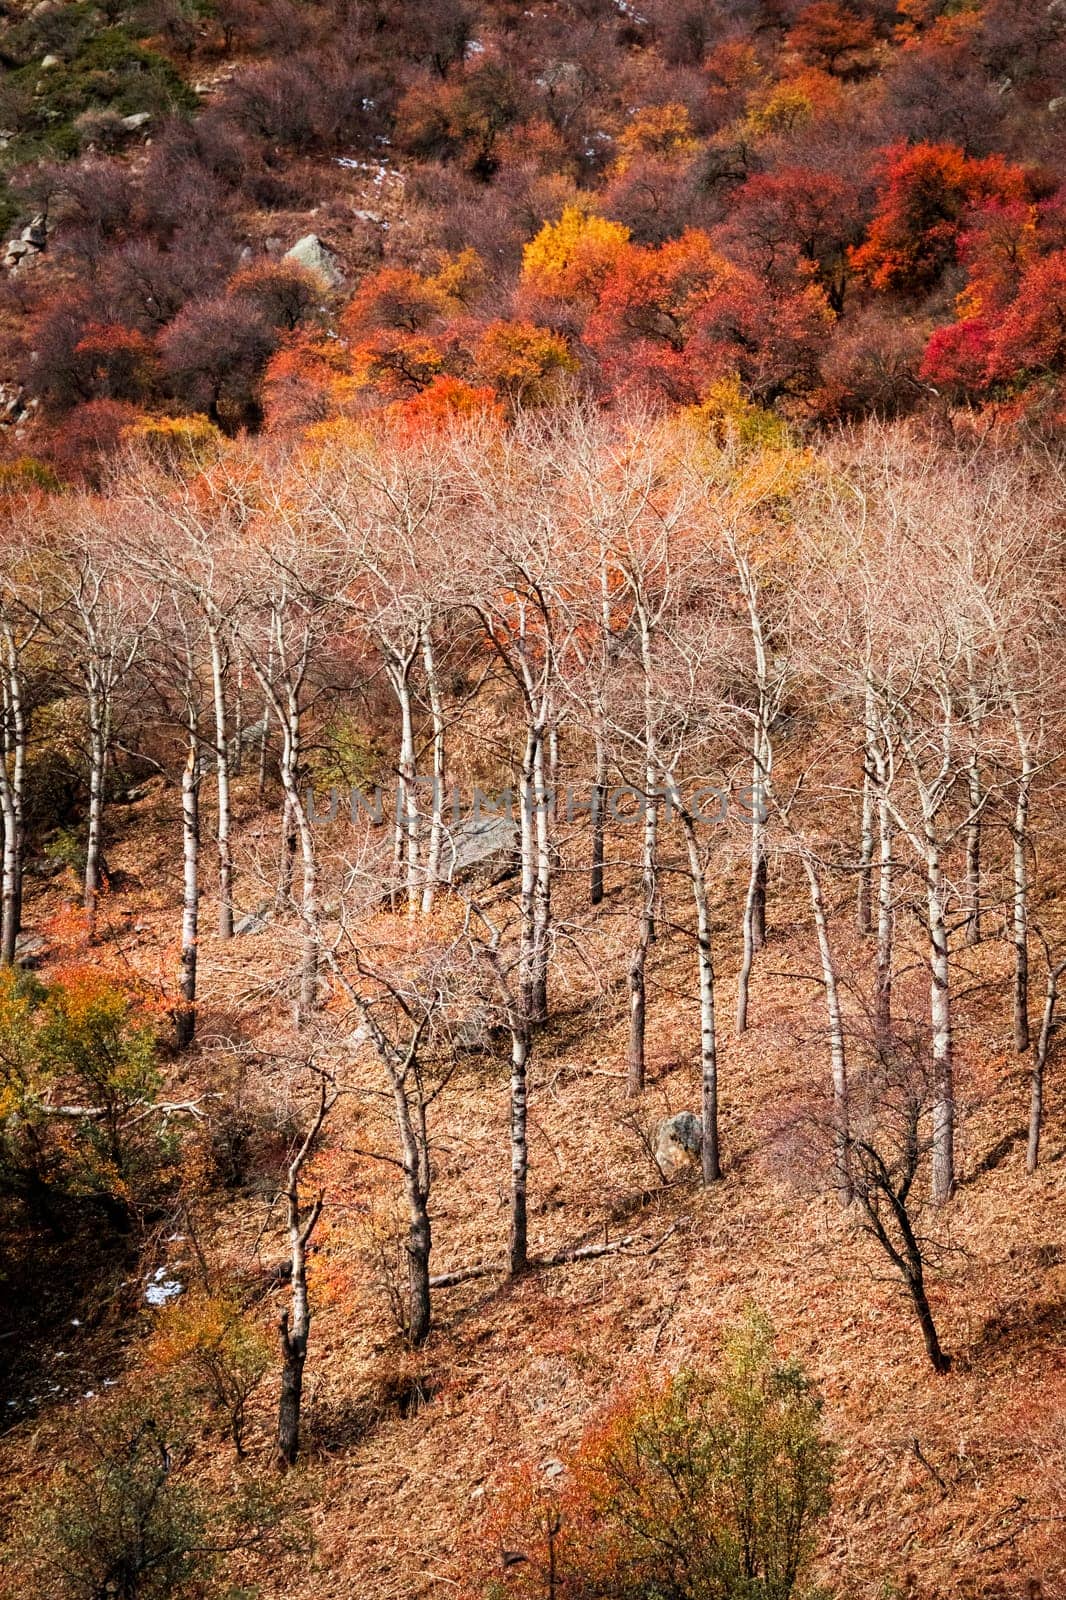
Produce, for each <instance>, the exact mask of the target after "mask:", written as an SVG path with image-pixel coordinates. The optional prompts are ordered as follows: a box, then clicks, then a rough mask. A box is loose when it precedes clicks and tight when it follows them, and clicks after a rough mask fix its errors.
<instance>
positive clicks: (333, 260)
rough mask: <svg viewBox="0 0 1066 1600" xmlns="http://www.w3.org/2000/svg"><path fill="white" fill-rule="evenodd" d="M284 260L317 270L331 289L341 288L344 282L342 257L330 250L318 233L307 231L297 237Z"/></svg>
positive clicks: (313, 270) (311, 270)
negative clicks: (341, 266) (341, 265)
mask: <svg viewBox="0 0 1066 1600" xmlns="http://www.w3.org/2000/svg"><path fill="white" fill-rule="evenodd" d="M281 259H282V260H283V261H295V263H296V264H297V266H300V267H306V268H307V269H308V271H309V272H315V273H317V274H318V276H319V277H320V278H322V279H323V280H324V282H326V283H327V284H328V285H329V287H330V288H331V289H339V288H340V286H341V284H342V283H343V282H344V274H343V272H342V271H341V269H340V258H339V257H338V256H335V255H334V254H333V251H332V250H328V249H327V248H326V246H325V245H324V244H323V243H322V240H321V239H320V238H319V237H318V234H317V233H306V234H304V236H303V238H302V239H297V241H296V243H295V244H294V245H293V247H292V249H291V250H286V252H285V254H284V255H283V256H282V258H281Z"/></svg>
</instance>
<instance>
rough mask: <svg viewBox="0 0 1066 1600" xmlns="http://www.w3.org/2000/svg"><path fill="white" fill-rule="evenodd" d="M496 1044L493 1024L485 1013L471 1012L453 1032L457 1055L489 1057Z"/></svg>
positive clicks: (454, 1047) (453, 1044)
mask: <svg viewBox="0 0 1066 1600" xmlns="http://www.w3.org/2000/svg"><path fill="white" fill-rule="evenodd" d="M494 1042H495V1041H494V1038H493V1030H492V1024H491V1022H490V1021H489V1018H488V1016H487V1015H486V1013H485V1012H484V1011H480V1010H478V1011H471V1012H470V1014H469V1016H466V1017H463V1019H462V1020H461V1021H460V1022H458V1023H457V1024H456V1026H455V1028H454V1029H453V1031H452V1049H453V1050H454V1051H455V1054H456V1055H465V1056H480V1055H487V1054H488V1052H489V1051H490V1050H491V1049H492V1047H493V1044H494Z"/></svg>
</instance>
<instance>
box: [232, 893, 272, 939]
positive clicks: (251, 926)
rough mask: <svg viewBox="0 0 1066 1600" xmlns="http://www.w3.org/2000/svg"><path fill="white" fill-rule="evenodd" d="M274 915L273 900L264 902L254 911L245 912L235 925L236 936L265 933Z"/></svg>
mask: <svg viewBox="0 0 1066 1600" xmlns="http://www.w3.org/2000/svg"><path fill="white" fill-rule="evenodd" d="M273 914H274V902H273V900H263V901H262V902H261V903H260V904H259V905H258V906H256V908H255V910H254V911H247V912H245V914H244V916H243V917H239V918H238V919H237V921H236V922H235V923H234V924H233V932H234V934H239V933H241V934H243V933H265V932H266V930H267V928H269V926H270V922H271V918H272V916H273Z"/></svg>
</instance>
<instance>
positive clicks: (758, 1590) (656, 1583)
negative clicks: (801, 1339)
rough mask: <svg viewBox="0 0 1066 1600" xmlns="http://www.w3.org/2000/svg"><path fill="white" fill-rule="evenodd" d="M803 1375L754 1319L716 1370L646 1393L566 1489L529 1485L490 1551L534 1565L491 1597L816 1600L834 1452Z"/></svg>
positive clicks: (502, 1515) (633, 1396) (506, 1509)
mask: <svg viewBox="0 0 1066 1600" xmlns="http://www.w3.org/2000/svg"><path fill="white" fill-rule="evenodd" d="M820 1413H821V1405H820V1401H819V1400H818V1397H817V1395H816V1394H815V1393H814V1391H813V1389H812V1387H811V1385H810V1382H809V1381H808V1379H807V1378H806V1376H805V1375H804V1373H803V1371H802V1369H801V1368H800V1367H799V1366H798V1365H797V1364H796V1363H795V1362H792V1361H782V1360H780V1359H779V1358H778V1356H777V1355H776V1353H775V1351H774V1344H773V1332H772V1329H771V1327H770V1324H769V1323H768V1322H767V1321H766V1319H765V1318H764V1317H762V1316H758V1315H753V1316H751V1317H749V1319H748V1320H747V1322H745V1323H744V1325H743V1326H742V1327H741V1328H739V1329H738V1330H737V1331H736V1332H735V1333H733V1334H732V1335H731V1336H730V1337H729V1338H728V1340H727V1341H726V1345H725V1349H724V1352H723V1356H722V1360H721V1363H720V1366H719V1368H718V1370H717V1371H716V1372H714V1373H707V1372H698V1371H692V1370H685V1371H682V1372H679V1373H676V1374H675V1375H674V1376H673V1377H672V1378H670V1379H669V1380H668V1381H667V1382H666V1383H660V1384H654V1383H651V1382H647V1383H644V1384H643V1385H641V1386H640V1387H639V1388H638V1389H637V1390H636V1391H635V1392H634V1393H630V1394H628V1395H627V1396H626V1397H625V1398H624V1399H623V1400H622V1401H620V1402H619V1403H618V1404H617V1405H616V1406H615V1407H614V1408H613V1409H612V1411H611V1412H610V1413H609V1415H608V1416H607V1417H606V1418H605V1420H604V1421H603V1422H601V1423H600V1424H599V1426H597V1427H595V1428H593V1429H592V1430H591V1431H590V1432H589V1433H588V1434H587V1435H586V1437H585V1439H584V1440H583V1442H582V1444H581V1445H580V1447H579V1449H578V1451H577V1452H576V1454H575V1456H574V1457H573V1459H572V1461H571V1463H570V1470H569V1473H568V1474H567V1477H566V1481H565V1484H564V1487H563V1488H562V1489H561V1491H560V1492H559V1493H558V1494H557V1495H555V1494H553V1495H550V1496H546V1495H545V1493H544V1490H543V1487H542V1483H543V1480H541V1481H540V1482H538V1481H537V1477H536V1476H535V1475H526V1476H524V1477H523V1476H521V1475H520V1476H519V1477H518V1478H517V1479H516V1480H515V1483H514V1484H513V1486H512V1487H511V1489H510V1490H509V1492H508V1494H507V1495H506V1496H505V1497H504V1499H503V1502H502V1504H501V1507H500V1510H499V1512H498V1513H497V1515H496V1518H495V1520H496V1523H497V1527H496V1529H495V1534H496V1537H495V1538H494V1539H491V1538H490V1539H489V1540H486V1541H484V1544H485V1545H486V1546H495V1548H496V1549H497V1550H498V1549H500V1548H501V1547H502V1548H504V1549H506V1550H509V1551H511V1552H512V1553H514V1554H517V1555H519V1556H521V1558H522V1559H521V1560H518V1561H513V1562H512V1563H511V1564H510V1565H509V1566H508V1567H507V1568H506V1570H505V1572H504V1574H503V1575H499V1576H493V1575H492V1574H491V1573H483V1575H482V1578H481V1582H480V1583H479V1585H478V1587H479V1589H480V1592H482V1593H483V1594H486V1595H489V1596H494V1597H497V1600H503V1597H508V1600H511V1597H519V1596H520V1597H522V1600H536V1597H541V1596H544V1597H547V1596H549V1595H551V1596H553V1597H555V1600H798V1597H800V1596H812V1595H813V1594H814V1593H815V1592H816V1591H815V1590H814V1589H813V1587H812V1582H811V1567H812V1563H813V1560H814V1557H815V1554H816V1550H817V1540H818V1532H819V1526H820V1524H821V1522H822V1520H823V1519H824V1517H825V1516H826V1514H827V1512H828V1509H829V1489H830V1482H831V1475H832V1459H833V1458H832V1449H831V1447H830V1445H829V1444H828V1443H827V1442H826V1440H825V1439H824V1437H823V1435H822V1430H821V1417H820Z"/></svg>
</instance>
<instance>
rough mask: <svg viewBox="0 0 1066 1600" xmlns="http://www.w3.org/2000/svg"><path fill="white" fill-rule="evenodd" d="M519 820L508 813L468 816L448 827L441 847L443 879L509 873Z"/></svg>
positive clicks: (495, 876)
mask: <svg viewBox="0 0 1066 1600" xmlns="http://www.w3.org/2000/svg"><path fill="white" fill-rule="evenodd" d="M517 852H518V824H517V822H515V821H514V819H513V818H511V817H467V818H466V819H465V821H463V822H461V823H460V824H459V825H458V827H456V828H450V829H448V830H447V833H446V836H445V840H444V845H443V848H442V850H441V877H442V878H443V879H444V881H445V883H459V882H461V881H462V879H464V878H470V877H475V876H476V877H484V878H488V879H489V880H490V881H492V880H495V879H498V878H503V877H508V876H510V874H511V873H513V872H514V871H515V869H516V867H517V864H518V863H517Z"/></svg>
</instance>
